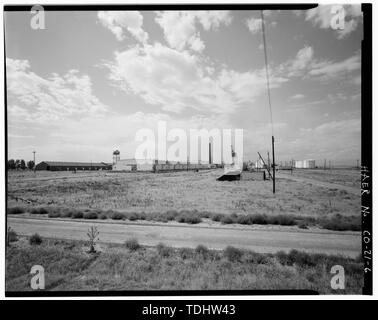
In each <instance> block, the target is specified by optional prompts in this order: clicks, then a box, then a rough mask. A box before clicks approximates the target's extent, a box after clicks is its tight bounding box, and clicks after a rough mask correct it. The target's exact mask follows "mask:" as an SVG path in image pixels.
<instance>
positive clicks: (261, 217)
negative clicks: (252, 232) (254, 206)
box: [251, 213, 268, 224]
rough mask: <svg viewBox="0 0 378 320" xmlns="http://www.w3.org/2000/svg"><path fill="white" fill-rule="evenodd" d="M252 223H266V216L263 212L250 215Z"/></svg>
mask: <svg viewBox="0 0 378 320" xmlns="http://www.w3.org/2000/svg"><path fill="white" fill-rule="evenodd" d="M251 220H252V223H253V224H268V221H267V216H266V215H265V214H260V213H256V214H254V215H251Z"/></svg>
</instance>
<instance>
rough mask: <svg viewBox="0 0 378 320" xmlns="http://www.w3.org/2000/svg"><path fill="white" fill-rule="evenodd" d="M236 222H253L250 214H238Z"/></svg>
mask: <svg viewBox="0 0 378 320" xmlns="http://www.w3.org/2000/svg"><path fill="white" fill-rule="evenodd" d="M236 223H240V224H253V218H252V217H251V215H240V216H238V218H237V219H236Z"/></svg>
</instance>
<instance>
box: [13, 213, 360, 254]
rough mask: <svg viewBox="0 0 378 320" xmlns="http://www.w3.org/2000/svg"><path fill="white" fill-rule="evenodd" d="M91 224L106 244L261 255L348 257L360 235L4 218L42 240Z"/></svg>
mask: <svg viewBox="0 0 378 320" xmlns="http://www.w3.org/2000/svg"><path fill="white" fill-rule="evenodd" d="M91 225H96V226H97V228H98V230H99V232H100V241H102V242H108V243H123V242H125V240H127V239H129V238H133V237H135V238H137V239H138V241H139V243H141V244H143V245H149V246H154V245H157V244H158V243H159V242H163V243H165V244H167V245H170V246H173V247H196V246H197V245H198V244H203V245H205V246H207V247H209V248H212V249H223V248H225V247H226V246H228V245H231V246H235V247H239V248H246V249H250V250H254V251H256V252H262V253H269V252H277V251H279V250H284V251H289V250H291V249H297V250H303V251H308V252H319V253H327V254H343V255H346V256H351V257H356V256H357V255H358V254H359V253H360V252H361V240H360V239H361V236H360V233H358V232H328V231H325V232H323V231H322V232H311V231H306V230H304V231H303V232H302V231H282V230H253V229H248V228H244V229H242V228H240V229H236V228H224V227H221V228H216V227H200V226H195V227H193V226H172V225H170V226H169V225H141V224H126V223H123V224H115V223H106V222H105V223H104V222H102V223H101V222H96V223H92V222H79V221H70V220H68V221H59V220H47V219H35V218H21V217H20V218H16V217H8V226H10V227H12V229H14V230H15V231H16V232H17V233H19V234H21V235H31V234H33V233H36V232H37V233H39V234H40V235H41V236H44V237H52V238H60V239H75V240H87V236H86V232H87V230H88V227H89V226H91Z"/></svg>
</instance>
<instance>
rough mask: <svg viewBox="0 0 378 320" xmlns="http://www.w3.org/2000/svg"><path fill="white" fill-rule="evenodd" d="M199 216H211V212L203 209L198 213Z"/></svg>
mask: <svg viewBox="0 0 378 320" xmlns="http://www.w3.org/2000/svg"><path fill="white" fill-rule="evenodd" d="M199 216H200V217H201V218H207V219H208V218H211V212H209V211H203V212H201V213H200V214H199Z"/></svg>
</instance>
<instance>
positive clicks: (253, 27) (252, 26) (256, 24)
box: [246, 18, 262, 34]
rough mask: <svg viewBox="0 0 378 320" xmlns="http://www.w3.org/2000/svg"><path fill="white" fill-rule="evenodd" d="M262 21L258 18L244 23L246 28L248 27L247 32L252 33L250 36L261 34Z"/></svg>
mask: <svg viewBox="0 0 378 320" xmlns="http://www.w3.org/2000/svg"><path fill="white" fill-rule="evenodd" d="M261 22H262V20H261V19H260V18H249V19H248V20H247V21H246V24H247V27H248V30H249V31H250V32H251V33H252V34H256V33H260V32H261V29H262V24H261Z"/></svg>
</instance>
